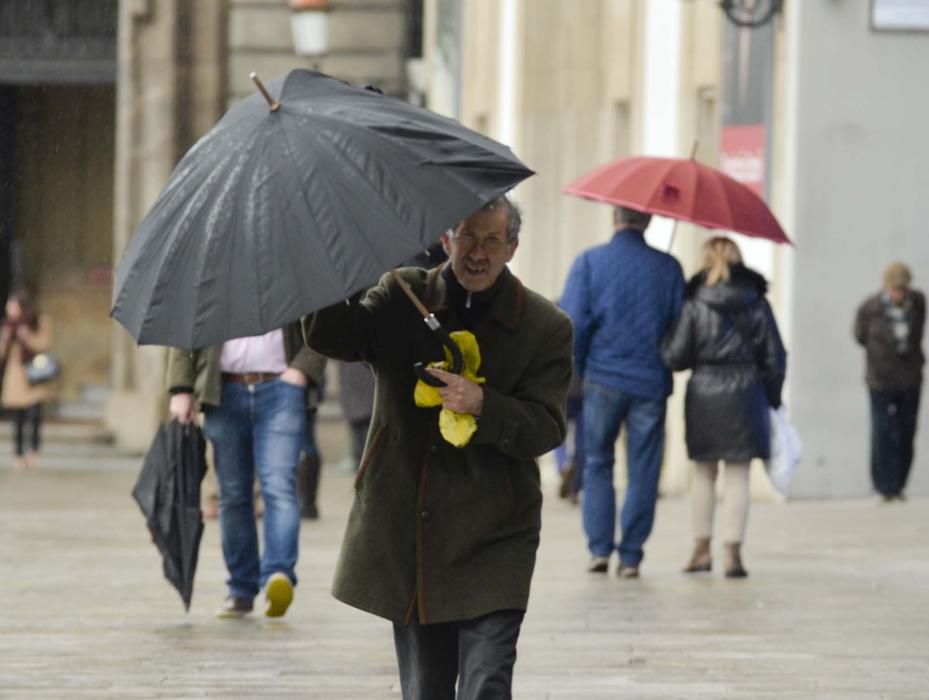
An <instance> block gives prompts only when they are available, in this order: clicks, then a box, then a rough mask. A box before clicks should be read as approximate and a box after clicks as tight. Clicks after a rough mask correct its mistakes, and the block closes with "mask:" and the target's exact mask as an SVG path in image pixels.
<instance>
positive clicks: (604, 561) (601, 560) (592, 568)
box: [587, 555, 610, 574]
mask: <svg viewBox="0 0 929 700" xmlns="http://www.w3.org/2000/svg"><path fill="white" fill-rule="evenodd" d="M609 568H610V558H609V557H600V556H596V555H594V556H592V557H591V558H590V564H588V565H587V570H588V571H589V572H590V573H592V574H605V573H606V572H607V571H608V570H609Z"/></svg>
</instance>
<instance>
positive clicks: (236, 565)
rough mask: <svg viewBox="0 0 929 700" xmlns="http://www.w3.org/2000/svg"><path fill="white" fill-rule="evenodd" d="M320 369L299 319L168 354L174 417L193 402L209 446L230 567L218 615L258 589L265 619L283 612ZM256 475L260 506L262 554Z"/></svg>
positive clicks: (237, 612) (246, 605) (250, 601)
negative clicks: (299, 481) (256, 333)
mask: <svg viewBox="0 0 929 700" xmlns="http://www.w3.org/2000/svg"><path fill="white" fill-rule="evenodd" d="M324 368H325V358H323V357H322V356H320V355H318V354H317V353H315V352H313V351H312V350H310V349H309V348H307V347H306V346H305V344H304V343H303V338H302V334H301V331H300V327H299V324H290V325H288V326H285V327H284V328H282V329H279V330H275V331H272V332H270V333H266V334H265V335H262V336H255V337H251V338H238V339H236V340H231V341H227V342H226V343H224V344H223V345H221V346H215V347H212V348H207V349H204V350H199V351H195V352H192V353H189V352H186V351H183V350H178V349H172V350H171V351H170V352H169V355H168V389H169V392H170V393H171V403H170V412H171V415H172V416H173V417H174V418H175V419H177V420H178V421H180V422H182V423H186V422H187V421H189V420H190V419H191V417H192V414H193V410H194V407H195V405H199V407H200V410H202V411H203V413H204V423H203V431H204V434H205V435H206V437H207V439H208V440H209V441H210V443H211V444H212V445H213V455H214V461H215V464H216V477H217V481H218V484H219V524H220V531H221V535H222V546H223V558H224V559H225V562H226V568H227V569H228V571H229V579H228V581H227V585H228V596H227V598H226V600H225V602H224V603H223V605H222V607H221V608H220V609H219V611H218V612H217V616H218V617H222V618H238V617H242V616H244V615H246V614H248V613H250V612H251V611H252V609H253V606H254V599H255V597H256V596H257V595H258V593H259V592H260V591H261V590H262V589H264V592H265V603H266V605H265V614H266V615H267V616H268V617H280V616H282V615H283V614H284V613H285V612H286V611H287V609H288V607H289V606H290V604H291V601H292V600H293V590H294V586H295V585H296V583H297V576H296V573H295V567H296V563H297V554H298V538H299V534H300V505H299V499H298V496H297V463H298V461H299V458H300V450H301V448H302V445H303V438H304V430H305V426H306V420H307V411H308V410H315V404H316V401H317V397H318V392H317V391H316V390H315V387H316V386H317V385H318V384H319V383H320V382H321V381H322V375H323V371H324ZM256 476H257V478H258V482H259V484H260V486H261V494H262V499H263V501H264V507H265V512H264V551H263V552H261V554H260V555H259V545H258V528H257V524H256V522H255V502H254V497H253V489H254V484H255V477H256Z"/></svg>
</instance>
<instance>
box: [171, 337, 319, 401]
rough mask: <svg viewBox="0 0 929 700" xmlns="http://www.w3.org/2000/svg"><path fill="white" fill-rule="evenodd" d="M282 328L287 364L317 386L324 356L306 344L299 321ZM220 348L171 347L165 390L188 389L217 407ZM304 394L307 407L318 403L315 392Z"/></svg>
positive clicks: (217, 346) (220, 384) (219, 380)
mask: <svg viewBox="0 0 929 700" xmlns="http://www.w3.org/2000/svg"><path fill="white" fill-rule="evenodd" d="M283 330H284V354H285V356H286V357H287V365H288V366H289V367H293V368H294V369H299V370H300V371H301V372H303V374H305V375H306V378H307V381H308V386H311V387H312V386H314V385H319V383H320V382H322V380H323V374H324V372H325V370H326V358H324V357H322V356H321V355H319V354H318V353H315V352H313V351H312V350H310V349H309V348H308V347H306V344H305V343H304V342H303V335H302V331H301V328H300V324H299V323H290V324H288V325H286V326H284V329H283ZM222 350H223V346H222V345H214V346H212V347H209V348H204V349H203V350H194V351H193V352H187V351H186V350H180V349H178V348H171V349H170V350H169V351H168V368H167V384H168V390H169V391H170V392H171V393H172V394H175V393H178V392H180V391H190V392H191V393H193V395H194V400H195V401H196V402H197V404H198V405H199V406H200V407H203V406H204V405H207V406H218V405H219V399H220V396H221V395H222V374H221V372H220V367H219V358H220V355H221V354H222ZM306 394H307V408H308V409H314V408H315V407H316V404H317V403H318V392H316V391H308V392H306Z"/></svg>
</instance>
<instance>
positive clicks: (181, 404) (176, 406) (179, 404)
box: [168, 393, 194, 425]
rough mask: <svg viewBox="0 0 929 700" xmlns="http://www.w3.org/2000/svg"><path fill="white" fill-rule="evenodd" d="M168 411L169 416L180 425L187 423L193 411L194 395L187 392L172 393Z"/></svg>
mask: <svg viewBox="0 0 929 700" xmlns="http://www.w3.org/2000/svg"><path fill="white" fill-rule="evenodd" d="M168 411H169V412H170V413H171V417H172V418H174V419H176V420H177V422H178V423H180V424H181V425H184V424H186V423H189V422H190V419H191V418H192V417H193V412H194V395H193V394H189V393H182V394H174V395H173V396H171V403H170V404H168Z"/></svg>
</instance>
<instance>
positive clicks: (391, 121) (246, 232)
mask: <svg viewBox="0 0 929 700" xmlns="http://www.w3.org/2000/svg"><path fill="white" fill-rule="evenodd" d="M259 85H260V83H259ZM260 87H261V89H262V90H264V87H263V86H260ZM531 174H532V171H531V170H529V169H528V168H527V167H526V166H525V165H523V164H522V163H521V162H520V161H519V159H517V158H516V156H514V155H513V153H512V152H511V151H510V149H509V148H507V147H506V146H504V145H502V144H499V143H497V142H496V141H493V140H491V139H489V138H487V137H485V136H482V135H481V134H478V133H477V132H474V131H472V130H470V129H468V128H466V127H464V126H462V125H461V124H459V123H458V122H456V121H454V120H452V119H447V118H445V117H442V116H439V115H437V114H435V113H433V112H430V111H429V110H426V109H422V108H420V107H415V106H413V105H410V104H408V103H406V102H403V101H401V100H397V99H394V98H391V97H386V96H384V95H381V94H379V93H378V92H377V91H373V90H369V89H362V88H356V87H352V86H351V85H348V84H346V83H344V82H341V81H339V80H335V79H333V78H330V77H328V76H326V75H323V74H321V73H315V72H313V71H307V70H294V71H292V72H291V73H289V74H288V75H287V76H286V77H285V78H283V79H279V80H276V81H273V82H272V83H270V84H269V88H268V90H267V91H265V92H264V95H262V94H258V93H256V94H255V95H253V96H252V97H250V98H248V99H246V100H244V101H243V102H240V103H239V104H237V105H236V106H234V107H233V108H232V109H230V110H229V112H227V113H226V115H225V116H224V117H223V118H222V120H220V122H219V123H218V124H217V125H216V126H215V127H214V128H213V129H212V130H211V131H210V132H209V133H208V134H207V135H206V136H204V137H203V138H202V139H200V141H198V142H197V143H196V144H195V145H194V147H193V148H191V150H190V151H189V152H188V153H187V154H186V155H185V156H184V158H183V159H182V160H181V162H180V163H179V164H178V166H177V168H176V169H175V171H174V173H173V174H172V175H171V178H170V180H169V182H168V184H167V185H166V187H165V188H164V190H163V191H162V193H161V195H160V196H159V198H158V200H157V201H156V202H155V204H154V206H153V207H152V209H151V211H149V213H148V214H147V215H146V217H145V219H144V220H143V221H142V223H141V224H140V225H139V227H138V229H137V230H136V232H135V234H134V235H133V238H132V240H131V241H130V244H129V246H128V248H127V249H126V251H125V253H124V254H123V256H122V259H121V260H120V262H119V265H118V267H117V270H116V282H115V286H114V291H113V300H114V303H113V309H112V315H113V317H114V318H115V319H116V320H117V321H119V322H120V323H121V324H123V325H124V326H125V327H126V328H127V329H128V330H129V332H130V333H131V334H132V336H133V337H134V338H135V339H136V341H137V342H139V343H140V344H156V345H169V346H174V347H180V348H185V349H195V348H202V347H206V346H210V345H214V344H218V343H221V342H223V341H226V340H229V339H232V338H239V337H245V336H254V335H260V334H263V333H266V332H268V331H270V330H273V329H275V328H280V327H281V326H283V325H284V324H286V323H288V322H291V321H295V320H297V319H298V318H300V317H301V316H303V315H304V314H308V313H310V312H312V311H316V310H317V309H320V308H323V307H325V306H329V305H331V304H334V303H337V302H339V301H342V300H344V299H347V298H348V297H350V296H352V295H353V294H355V293H356V292H359V291H361V290H363V289H366V288H368V287H370V286H372V285H373V284H374V283H376V282H377V280H378V278H379V277H380V276H381V275H382V274H383V273H384V272H386V271H387V270H389V269H391V268H392V267H394V266H396V265H399V264H400V263H401V262H402V261H404V260H407V259H409V258H410V257H411V256H413V255H416V254H418V253H421V252H423V251H425V250H427V249H428V248H429V247H430V246H431V245H433V244H435V242H436V241H437V240H439V238H440V237H441V235H442V234H443V233H444V232H445V231H446V230H447V229H449V228H450V227H452V226H454V225H455V224H456V223H457V222H458V221H460V220H462V219H464V218H466V217H467V216H469V215H470V214H472V213H473V212H475V211H477V210H478V209H480V208H481V207H482V206H484V205H485V204H487V203H488V202H490V201H492V200H494V199H496V198H497V197H499V196H500V195H502V194H504V193H506V192H507V191H508V190H510V189H512V188H513V187H514V186H515V185H516V184H517V183H519V182H520V181H522V180H523V179H525V178H527V177H529V176H530V175H531ZM430 327H432V326H430Z"/></svg>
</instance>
